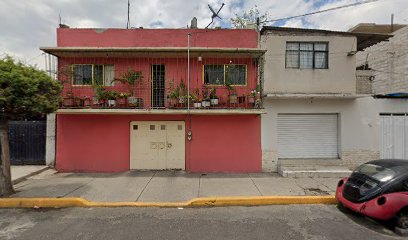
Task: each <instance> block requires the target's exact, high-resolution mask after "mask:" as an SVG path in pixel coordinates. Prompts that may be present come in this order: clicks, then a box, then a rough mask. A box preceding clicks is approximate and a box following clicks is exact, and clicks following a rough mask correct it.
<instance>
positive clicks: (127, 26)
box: [126, 0, 130, 29]
mask: <svg viewBox="0 0 408 240" xmlns="http://www.w3.org/2000/svg"><path fill="white" fill-rule="evenodd" d="M127 17H128V18H127V23H126V29H129V25H130V0H128V11H127Z"/></svg>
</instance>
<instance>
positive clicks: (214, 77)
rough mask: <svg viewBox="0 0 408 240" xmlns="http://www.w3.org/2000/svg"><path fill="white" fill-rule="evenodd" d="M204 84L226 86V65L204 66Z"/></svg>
mask: <svg viewBox="0 0 408 240" xmlns="http://www.w3.org/2000/svg"><path fill="white" fill-rule="evenodd" d="M204 84H210V85H224V65H204Z"/></svg>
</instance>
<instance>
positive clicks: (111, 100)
mask: <svg viewBox="0 0 408 240" xmlns="http://www.w3.org/2000/svg"><path fill="white" fill-rule="evenodd" d="M106 93H107V99H108V106H109V107H114V106H116V99H117V98H118V96H119V94H118V93H117V92H115V91H109V92H106Z"/></svg>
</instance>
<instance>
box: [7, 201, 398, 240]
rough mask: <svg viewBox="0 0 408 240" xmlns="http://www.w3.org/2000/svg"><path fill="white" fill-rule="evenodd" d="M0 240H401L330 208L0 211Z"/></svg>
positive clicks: (376, 226) (384, 229)
mask: <svg viewBox="0 0 408 240" xmlns="http://www.w3.org/2000/svg"><path fill="white" fill-rule="evenodd" d="M0 239H1V240H8V239H27V240H35V239H42V240H46V239H59V240H65V239H66V240H68V239H69V240H71V239H154V240H156V239H211V240H214V239H245V240H247V239H268V240H270V239H290V240H296V239H370V240H375V239H379V240H380V239H381V240H383V239H403V238H400V237H398V236H397V235H396V234H394V233H393V232H392V231H391V230H390V229H388V228H387V227H384V226H383V225H380V224H378V223H376V222H373V221H369V220H367V219H366V218H363V217H360V216H357V215H354V214H351V213H343V212H340V211H339V210H338V209H337V208H336V207H335V206H333V205H289V206H263V207H224V208H186V209H177V208H165V209H163V208H161V209H160V208H90V209H86V208H69V209H0Z"/></svg>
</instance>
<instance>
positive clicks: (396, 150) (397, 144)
mask: <svg viewBox="0 0 408 240" xmlns="http://www.w3.org/2000/svg"><path fill="white" fill-rule="evenodd" d="M380 118H381V136H380V139H381V148H380V154H381V158H399V159H408V114H405V113H398V114H381V116H380Z"/></svg>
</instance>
